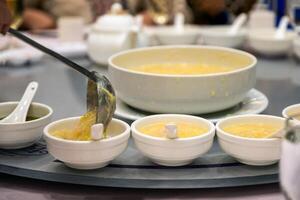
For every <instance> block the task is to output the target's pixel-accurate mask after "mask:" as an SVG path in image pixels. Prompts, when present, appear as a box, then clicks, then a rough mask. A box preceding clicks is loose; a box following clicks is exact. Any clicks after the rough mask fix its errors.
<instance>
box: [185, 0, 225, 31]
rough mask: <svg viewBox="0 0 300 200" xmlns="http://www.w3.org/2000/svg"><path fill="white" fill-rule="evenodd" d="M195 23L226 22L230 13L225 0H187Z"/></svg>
mask: <svg viewBox="0 0 300 200" xmlns="http://www.w3.org/2000/svg"><path fill="white" fill-rule="evenodd" d="M187 1H188V4H189V6H190V7H191V9H192V12H193V17H194V23H195V24H211V25H215V24H226V23H227V22H228V13H227V11H226V4H225V0H187Z"/></svg>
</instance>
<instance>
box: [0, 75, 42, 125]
mask: <svg viewBox="0 0 300 200" xmlns="http://www.w3.org/2000/svg"><path fill="white" fill-rule="evenodd" d="M38 86H39V84H38V83H37V82H34V81H33V82H30V83H29V84H28V86H27V88H26V90H25V92H24V94H23V96H22V98H21V100H20V102H19V103H18V105H17V107H16V108H15V109H14V111H13V112H12V113H10V114H9V115H8V116H7V117H5V118H4V119H2V120H1V121H0V123H21V122H25V121H26V117H27V112H28V110H29V107H30V104H31V102H32V99H33V97H34V95H35V93H36V91H37V89H38Z"/></svg>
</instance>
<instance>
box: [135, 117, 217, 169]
mask: <svg viewBox="0 0 300 200" xmlns="http://www.w3.org/2000/svg"><path fill="white" fill-rule="evenodd" d="M164 120H168V121H169V120H171V121H172V122H174V123H176V122H182V121H186V122H191V123H196V124H201V125H203V126H206V127H208V132H207V133H204V134H203V135H200V136H195V137H190V138H178V139H167V138H158V137H152V136H149V135H146V134H143V133H141V132H140V131H139V128H140V127H142V126H145V125H147V124H150V123H156V122H161V121H164ZM131 131H132V137H133V139H134V143H135V145H136V147H137V148H138V150H140V151H141V152H142V153H143V154H144V155H145V156H146V157H148V158H149V159H151V160H152V161H153V162H155V163H157V164H160V165H165V166H181V165H186V164H189V163H191V162H192V161H193V160H194V159H196V158H198V157H200V156H201V155H203V154H205V153H206V152H208V151H209V149H210V148H211V146H212V144H213V138H214V135H215V127H214V125H213V124H212V123H211V122H209V121H208V120H205V119H203V118H199V117H194V116H189V115H175V114H163V115H152V116H148V117H144V118H141V119H139V120H136V121H135V122H134V123H133V124H132V125H131Z"/></svg>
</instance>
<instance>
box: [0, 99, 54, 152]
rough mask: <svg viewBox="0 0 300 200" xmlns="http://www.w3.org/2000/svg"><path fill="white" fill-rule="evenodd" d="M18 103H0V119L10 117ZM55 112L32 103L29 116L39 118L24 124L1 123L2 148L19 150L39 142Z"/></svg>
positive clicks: (0, 142)
mask: <svg viewBox="0 0 300 200" xmlns="http://www.w3.org/2000/svg"><path fill="white" fill-rule="evenodd" d="M17 104H18V102H5V103H0V118H4V117H6V116H8V115H9V114H10V113H11V112H12V111H13V110H14V109H15V108H16V106H17ZM52 113H53V110H52V109H51V108H50V107H49V106H47V105H45V104H41V103H32V104H31V106H30V108H29V111H28V116H34V117H37V119H35V120H32V121H26V122H23V123H5V124H4V123H0V148H2V149H19V148H23V147H27V146H30V145H32V144H34V143H35V142H37V141H38V140H39V139H40V138H41V137H42V135H43V128H44V127H45V126H46V125H47V124H48V123H50V121H51V116H52Z"/></svg>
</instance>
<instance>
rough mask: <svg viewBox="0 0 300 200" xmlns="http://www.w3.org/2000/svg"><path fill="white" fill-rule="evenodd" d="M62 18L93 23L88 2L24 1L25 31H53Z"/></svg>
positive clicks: (59, 0)
mask: <svg viewBox="0 0 300 200" xmlns="http://www.w3.org/2000/svg"><path fill="white" fill-rule="evenodd" d="M62 16H79V17H82V18H83V19H84V20H85V22H87V23H88V22H91V21H92V14H91V11H90V7H89V4H88V2H87V1H86V0H47V1H45V0H24V12H23V24H22V27H23V28H25V29H30V30H36V29H51V28H55V27H56V21H57V19H58V18H60V17H62Z"/></svg>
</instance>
